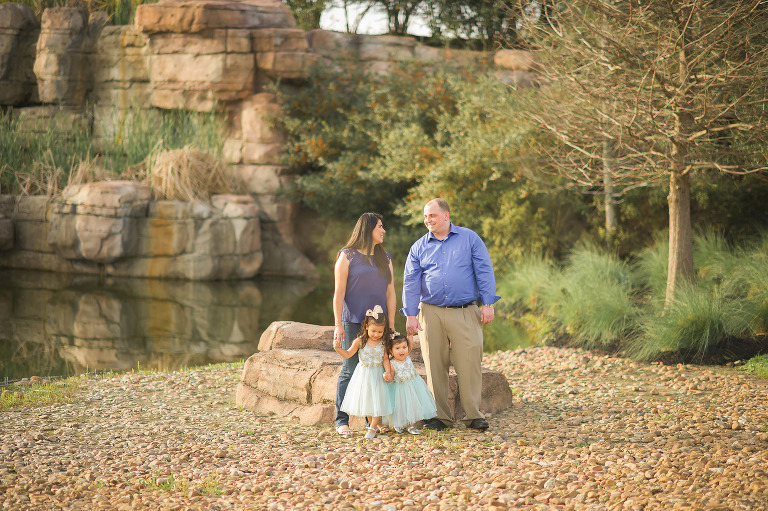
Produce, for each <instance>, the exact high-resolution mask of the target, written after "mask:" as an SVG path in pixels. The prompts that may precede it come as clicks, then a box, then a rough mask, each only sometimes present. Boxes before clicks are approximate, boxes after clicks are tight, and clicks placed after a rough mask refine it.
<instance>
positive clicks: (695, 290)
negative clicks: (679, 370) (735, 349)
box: [628, 284, 751, 361]
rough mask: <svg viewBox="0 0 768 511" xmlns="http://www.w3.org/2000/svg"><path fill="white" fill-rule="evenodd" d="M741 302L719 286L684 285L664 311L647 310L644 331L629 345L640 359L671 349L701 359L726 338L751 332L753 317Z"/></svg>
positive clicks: (632, 352)
mask: <svg viewBox="0 0 768 511" xmlns="http://www.w3.org/2000/svg"><path fill="white" fill-rule="evenodd" d="M742 305H743V304H742V302H741V301H738V300H729V299H726V298H725V297H724V295H723V293H722V292H721V291H720V289H719V288H715V289H706V288H705V287H703V286H697V285H694V284H686V285H681V286H680V287H679V288H678V291H677V297H676V298H675V300H674V301H673V302H672V304H671V306H669V307H668V308H667V309H666V310H664V311H663V312H662V313H657V312H653V311H648V313H646V314H645V315H644V316H643V317H642V318H641V319H640V325H641V330H642V331H641V332H640V333H639V335H638V336H637V337H636V338H634V339H632V341H631V342H629V345H628V352H629V354H630V355H631V356H632V357H633V358H635V359H638V360H653V359H656V358H658V357H659V356H660V355H663V354H665V353H669V352H677V353H679V354H680V355H681V356H682V357H683V358H684V359H685V360H693V361H701V360H702V359H703V358H704V357H705V356H707V355H711V354H712V353H713V352H714V350H716V349H717V348H718V347H719V346H721V345H723V344H724V343H725V342H726V341H727V340H729V339H733V338H739V337H744V336H748V335H750V332H751V330H750V325H749V324H750V319H751V318H750V317H749V314H748V313H747V312H746V311H745V310H744V309H743V307H742Z"/></svg>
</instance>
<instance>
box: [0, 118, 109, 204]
mask: <svg viewBox="0 0 768 511" xmlns="http://www.w3.org/2000/svg"><path fill="white" fill-rule="evenodd" d="M94 155H95V150H94V147H93V142H92V140H91V136H90V129H89V127H88V125H87V124H86V123H85V122H80V121H78V120H75V122H73V120H72V118H71V117H70V116H69V115H67V114H66V113H64V112H59V113H57V114H55V115H54V116H53V117H52V118H51V119H50V120H43V119H38V118H31V119H28V118H24V117H21V116H18V115H13V113H11V112H2V111H0V193H25V194H28V195H39V194H42V195H45V194H47V195H52V194H53V193H56V192H57V191H58V190H59V189H60V188H63V187H64V186H66V184H67V181H68V178H69V174H70V172H71V171H72V170H73V169H75V168H77V166H78V165H79V164H80V162H81V161H90V160H92V159H93V157H94Z"/></svg>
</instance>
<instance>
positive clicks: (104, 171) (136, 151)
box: [0, 109, 225, 196]
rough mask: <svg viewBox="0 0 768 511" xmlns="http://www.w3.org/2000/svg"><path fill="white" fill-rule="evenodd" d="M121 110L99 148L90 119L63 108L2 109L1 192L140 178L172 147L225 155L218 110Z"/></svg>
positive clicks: (40, 190) (47, 190)
mask: <svg viewBox="0 0 768 511" xmlns="http://www.w3.org/2000/svg"><path fill="white" fill-rule="evenodd" d="M116 115H117V114H116ZM119 115H121V116H123V115H125V117H122V118H121V119H118V120H117V121H116V122H115V123H114V124H115V125H116V129H115V130H114V133H112V135H111V137H109V138H108V139H107V140H106V141H104V142H102V144H101V146H100V147H96V146H95V145H94V142H93V139H92V138H91V136H92V134H91V129H90V126H89V125H88V123H87V122H85V121H82V120H81V119H80V118H78V117H74V118H73V117H71V116H70V115H68V114H67V113H66V112H64V111H60V112H58V113H56V114H55V115H54V116H53V117H52V118H51V119H26V118H24V117H21V116H18V115H15V116H14V115H13V114H12V113H10V112H9V113H2V112H0V193H22V194H27V195H49V196H50V195H53V194H56V193H59V192H60V191H61V190H62V189H64V188H65V187H66V186H67V185H69V184H79V183H83V182H88V181H94V180H102V179H135V180H141V179H143V178H144V177H146V176H147V174H150V173H151V167H152V165H153V163H154V162H155V161H157V160H158V158H159V157H160V155H161V154H163V153H165V152H168V151H173V150H182V149H184V150H185V151H187V152H189V151H188V150H189V149H190V148H194V149H196V150H197V151H202V152H204V153H206V154H208V155H211V156H212V157H213V158H218V157H220V156H221V154H222V151H223V143H224V139H225V124H224V121H223V119H222V117H221V116H220V114H218V113H215V112H212V113H198V112H189V111H183V110H173V111H169V112H162V111H159V110H154V109H150V110H133V111H131V113H130V114H125V113H122V112H121V113H120V114H119ZM73 119H74V122H73ZM198 159H199V158H198ZM200 193H201V194H203V195H204V194H205V190H201V191H200Z"/></svg>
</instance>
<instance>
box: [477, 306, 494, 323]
mask: <svg viewBox="0 0 768 511" xmlns="http://www.w3.org/2000/svg"><path fill="white" fill-rule="evenodd" d="M493 318H494V313H493V307H491V306H490V305H483V307H482V308H481V309H480V321H481V322H482V323H483V324H484V325H487V324H488V323H490V322H491V321H493Z"/></svg>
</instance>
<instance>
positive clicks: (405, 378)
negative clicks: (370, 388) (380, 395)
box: [382, 332, 437, 435]
mask: <svg viewBox="0 0 768 511" xmlns="http://www.w3.org/2000/svg"><path fill="white" fill-rule="evenodd" d="M410 353H411V340H410V338H408V337H405V336H402V335H400V334H399V333H397V332H394V333H393V334H392V336H391V338H390V339H389V340H388V341H387V356H389V357H390V358H391V360H390V363H391V364H392V369H393V370H394V371H395V375H394V379H393V381H392V383H391V384H389V385H388V386H387V387H388V388H387V391H388V398H389V401H390V404H391V407H392V413H391V414H390V415H385V416H384V417H383V419H382V421H383V422H384V424H385V425H386V426H391V427H393V428H395V431H397V432H398V433H402V432H403V429H406V430H407V431H408V433H410V434H412V435H418V434H420V433H421V431H419V430H418V429H417V428H416V426H415V425H414V424H415V423H417V422H419V421H421V420H427V419H431V418H432V417H435V416H436V415H437V408H436V406H435V398H434V397H432V393H431V392H430V391H429V388H428V387H427V384H426V383H425V382H424V379H423V378H422V377H421V376H419V375H418V374H416V368H415V367H413V361H412V360H411V356H410Z"/></svg>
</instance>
